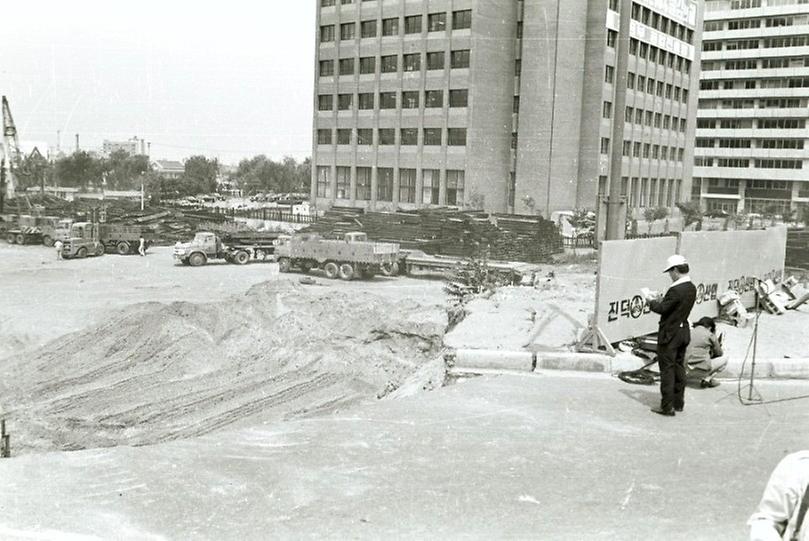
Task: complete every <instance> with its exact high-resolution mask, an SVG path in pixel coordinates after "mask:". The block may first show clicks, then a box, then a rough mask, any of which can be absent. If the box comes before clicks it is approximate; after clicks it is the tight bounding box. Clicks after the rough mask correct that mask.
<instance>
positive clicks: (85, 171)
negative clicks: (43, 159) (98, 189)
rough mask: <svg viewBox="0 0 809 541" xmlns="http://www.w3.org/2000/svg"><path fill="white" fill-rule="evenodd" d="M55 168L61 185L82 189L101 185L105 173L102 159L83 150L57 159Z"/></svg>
mask: <svg viewBox="0 0 809 541" xmlns="http://www.w3.org/2000/svg"><path fill="white" fill-rule="evenodd" d="M55 170H56V179H57V182H59V184H60V185H61V186H70V187H73V188H82V189H86V188H88V187H90V186H98V185H100V184H101V181H102V179H103V173H104V167H103V164H102V163H101V161H100V160H97V159H95V158H93V157H92V156H91V155H90V154H88V153H87V152H85V151H83V150H80V151H78V152H74V153H73V154H71V155H70V156H66V157H64V158H60V159H59V160H57V161H56V164H55Z"/></svg>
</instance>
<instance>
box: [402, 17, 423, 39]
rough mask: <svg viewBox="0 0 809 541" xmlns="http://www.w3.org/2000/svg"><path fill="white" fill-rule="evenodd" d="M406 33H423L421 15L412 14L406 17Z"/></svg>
mask: <svg viewBox="0 0 809 541" xmlns="http://www.w3.org/2000/svg"><path fill="white" fill-rule="evenodd" d="M404 33H405V34H421V15H410V16H408V17H405V19H404Z"/></svg>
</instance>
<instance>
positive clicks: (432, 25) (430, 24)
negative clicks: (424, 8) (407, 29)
mask: <svg viewBox="0 0 809 541" xmlns="http://www.w3.org/2000/svg"><path fill="white" fill-rule="evenodd" d="M446 29H447V14H446V13H430V14H429V15H427V31H428V32H443V31H444V30H446Z"/></svg>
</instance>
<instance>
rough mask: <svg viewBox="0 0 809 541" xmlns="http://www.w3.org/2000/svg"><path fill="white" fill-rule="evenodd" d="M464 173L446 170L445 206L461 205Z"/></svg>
mask: <svg viewBox="0 0 809 541" xmlns="http://www.w3.org/2000/svg"><path fill="white" fill-rule="evenodd" d="M463 189H464V172H463V171H457V170H454V169H448V170H447V205H457V206H460V205H463Z"/></svg>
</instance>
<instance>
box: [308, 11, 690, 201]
mask: <svg viewBox="0 0 809 541" xmlns="http://www.w3.org/2000/svg"><path fill="white" fill-rule="evenodd" d="M622 5H623V6H626V8H627V9H628V10H629V11H630V12H631V13H630V14H629V15H631V17H630V19H631V22H630V24H629V25H628V27H627V28H626V29H625V30H624V32H625V33H623V34H622V33H621V28H620V13H619V12H620V10H621V7H620V6H622ZM700 25H701V10H700V7H699V4H698V3H697V2H695V1H692V0H634V1H628V0H609V1H604V0H517V1H515V0H319V8H318V32H317V59H316V66H315V68H316V73H315V81H316V84H315V93H314V94H315V96H314V100H315V114H314V126H313V131H314V133H313V139H314V145H313V147H314V148H313V168H312V169H313V174H312V193H311V195H312V199H313V200H314V201H316V202H317V204H318V205H319V206H321V208H322V206H323V205H331V204H337V205H356V206H367V207H369V208H376V209H387V208H396V207H399V208H414V207H420V206H427V205H458V206H463V205H465V206H468V207H473V208H485V209H486V210H489V211H496V212H518V213H521V212H531V213H533V212H541V213H543V214H544V215H546V216H548V215H549V214H550V213H551V212H553V211H555V210H567V209H571V208H596V207H597V202H598V194H599V190H601V192H602V193H606V190H607V186H608V183H609V179H610V177H611V176H612V175H611V174H610V168H611V160H610V154H611V153H612V152H613V151H615V152H621V153H623V154H624V156H623V158H622V159H619V160H618V162H617V163H621V172H620V175H618V174H616V175H614V176H615V177H616V178H618V177H620V178H621V179H623V180H624V186H625V194H626V195H627V196H628V199H630V200H631V201H630V202H631V204H632V205H634V206H636V207H641V206H647V205H648V206H657V205H666V206H669V207H673V206H674V204H675V203H676V201H678V200H681V199H683V198H686V197H687V195H688V194H689V193H690V180H691V176H690V175H691V165H692V163H693V153H692V152H693V144H692V143H693V133H694V132H693V130H694V121H693V120H694V118H695V110H696V94H697V92H696V90H697V84H698V82H697V78H696V72H697V70H696V69H695V67H696V66H698V54H699V50H698V47H695V45H698V43H699V39H700V38H699V35H700V32H699V29H700ZM620 36H625V37H626V38H627V40H628V41H627V44H626V47H624V48H623V49H625V54H626V56H627V58H626V66H627V69H626V71H625V72H624V73H619V71H618V70H617V69H616V66H617V58H616V56H617V52H616V51H617V50H618V49H619V48H618V47H617V45H618V44H619V37H620ZM623 49H622V50H623ZM619 95H620V98H621V99H620V100H617V99H616V98H617V97H618V96H619ZM619 101H620V102H623V103H625V105H624V106H622V110H620V111H619V110H617V107H616V106H615V105H616V104H617V103H618V102H619ZM613 119H617V120H619V121H620V122H621V124H620V128H621V129H620V130H618V131H617V133H619V135H620V137H621V140H620V142H618V143H617V144H616V143H615V142H614V141H613V140H612V139H613V137H614V132H615V130H614V128H615V126H614V125H613Z"/></svg>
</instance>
